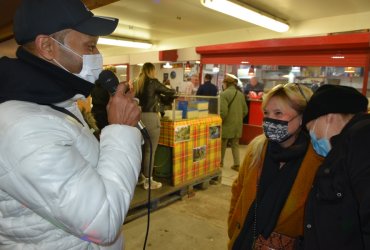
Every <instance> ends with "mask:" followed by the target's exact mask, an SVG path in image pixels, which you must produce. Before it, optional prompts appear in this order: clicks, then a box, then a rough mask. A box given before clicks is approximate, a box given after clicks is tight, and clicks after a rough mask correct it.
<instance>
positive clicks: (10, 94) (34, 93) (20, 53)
mask: <svg viewBox="0 0 370 250" xmlns="http://www.w3.org/2000/svg"><path fill="white" fill-rule="evenodd" d="M16 54H17V57H18V58H17V59H12V58H8V57H2V58H0V76H1V80H0V103H2V102H5V101H9V100H19V101H27V102H34V103H39V104H52V103H58V102H63V101H66V100H68V99H70V98H72V97H73V96H75V95H76V94H82V95H84V96H88V95H89V94H90V91H91V88H92V87H93V86H94V85H93V84H92V83H90V82H88V81H85V80H83V79H81V78H79V77H77V76H75V75H73V74H72V73H69V72H67V71H65V70H64V69H62V68H59V67H57V66H55V65H54V64H51V63H49V62H47V61H45V60H42V59H40V58H38V57H36V56H34V55H33V54H31V53H29V52H28V51H26V50H25V49H24V48H22V47H19V48H18V50H17V53H16Z"/></svg>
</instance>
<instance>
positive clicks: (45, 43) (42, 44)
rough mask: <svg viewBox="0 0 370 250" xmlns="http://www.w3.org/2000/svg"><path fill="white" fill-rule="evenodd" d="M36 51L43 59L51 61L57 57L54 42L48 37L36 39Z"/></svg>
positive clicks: (43, 36) (41, 36) (40, 36)
mask: <svg viewBox="0 0 370 250" xmlns="http://www.w3.org/2000/svg"><path fill="white" fill-rule="evenodd" d="M35 49H36V52H37V54H39V55H40V56H41V57H42V58H44V59H46V60H48V61H51V60H52V59H54V57H55V46H54V43H53V40H52V39H51V38H50V37H49V36H47V35H38V36H37V37H36V39H35Z"/></svg>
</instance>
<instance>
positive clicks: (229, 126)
mask: <svg viewBox="0 0 370 250" xmlns="http://www.w3.org/2000/svg"><path fill="white" fill-rule="evenodd" d="M237 83H238V78H237V77H236V76H234V75H232V74H227V75H226V77H225V79H224V81H223V89H224V91H222V92H221V94H220V115H221V119H222V143H221V144H222V145H221V166H223V162H224V158H225V152H226V147H227V145H228V144H230V147H231V152H232V154H233V160H234V165H233V166H232V167H231V168H232V169H234V170H236V171H238V170H239V165H240V155H239V139H240V137H241V136H242V130H243V117H244V116H246V115H247V113H248V107H247V104H246V103H245V98H244V95H243V93H242V92H240V91H239V90H237V87H236V84H237Z"/></svg>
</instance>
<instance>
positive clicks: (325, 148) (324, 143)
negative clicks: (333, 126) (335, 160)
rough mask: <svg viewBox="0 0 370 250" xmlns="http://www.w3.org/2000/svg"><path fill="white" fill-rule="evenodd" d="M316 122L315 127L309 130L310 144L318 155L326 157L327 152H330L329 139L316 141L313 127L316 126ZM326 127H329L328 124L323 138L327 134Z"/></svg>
mask: <svg viewBox="0 0 370 250" xmlns="http://www.w3.org/2000/svg"><path fill="white" fill-rule="evenodd" d="M316 121H317V120H316ZM316 121H315V125H314V126H313V129H312V130H310V137H311V143H312V146H313V149H314V150H315V152H316V153H317V154H318V155H321V156H323V157H326V156H327V155H328V153H329V151H330V150H331V145H330V142H329V139H328V138H326V137H323V138H321V139H317V137H316V134H315V132H314V131H315V126H316ZM328 127H329V124H328V125H327V127H326V132H325V136H326V135H327V133H328Z"/></svg>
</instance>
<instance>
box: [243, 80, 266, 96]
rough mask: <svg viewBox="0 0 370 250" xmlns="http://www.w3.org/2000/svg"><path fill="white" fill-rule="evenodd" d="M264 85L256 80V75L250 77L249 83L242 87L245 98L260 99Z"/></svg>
mask: <svg viewBox="0 0 370 250" xmlns="http://www.w3.org/2000/svg"><path fill="white" fill-rule="evenodd" d="M263 89H264V85H263V84H262V83H260V82H258V80H257V77H255V76H253V77H251V78H250V80H249V83H247V84H246V85H245V87H244V94H245V96H246V97H247V98H251V99H260V98H262V94H263Z"/></svg>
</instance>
